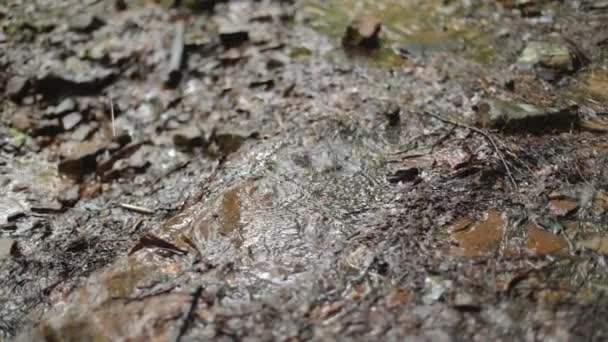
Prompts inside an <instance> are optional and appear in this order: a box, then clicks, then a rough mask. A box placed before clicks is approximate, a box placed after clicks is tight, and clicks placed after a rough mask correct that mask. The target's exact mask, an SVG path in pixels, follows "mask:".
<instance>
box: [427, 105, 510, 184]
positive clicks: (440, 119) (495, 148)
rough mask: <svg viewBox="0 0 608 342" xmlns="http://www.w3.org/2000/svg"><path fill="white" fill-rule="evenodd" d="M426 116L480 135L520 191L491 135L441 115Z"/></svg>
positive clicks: (428, 113)
mask: <svg viewBox="0 0 608 342" xmlns="http://www.w3.org/2000/svg"><path fill="white" fill-rule="evenodd" d="M422 113H423V114H424V115H427V116H430V117H433V118H435V119H437V120H439V121H441V122H444V123H448V124H451V125H454V126H459V127H462V128H466V129H468V130H470V131H472V132H475V133H478V134H480V135H481V136H483V137H484V138H485V139H486V140H487V141H488V142H489V143H490V144H491V145H492V147H493V148H494V150H495V151H496V154H497V155H498V159H500V161H501V163H502V165H503V167H504V168H505V172H506V173H507V177H509V181H510V182H511V185H512V187H513V189H514V190H515V191H516V192H517V191H518V190H519V187H518V186H517V182H515V178H513V174H512V173H511V169H510V168H509V164H507V161H506V160H505V158H504V156H503V154H502V151H501V150H500V148H498V145H497V144H496V142H495V141H494V138H492V136H491V135H490V133H488V132H486V131H484V130H482V129H480V128H477V127H473V126H469V125H467V124H464V123H462V122H458V121H454V120H450V119H446V118H444V117H442V116H440V115H437V114H433V113H430V112H427V111H424V112H422Z"/></svg>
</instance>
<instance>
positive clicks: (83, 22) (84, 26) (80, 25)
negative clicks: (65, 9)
mask: <svg viewBox="0 0 608 342" xmlns="http://www.w3.org/2000/svg"><path fill="white" fill-rule="evenodd" d="M103 25H105V22H104V21H103V20H101V19H99V18H98V17H96V16H94V15H92V14H88V13H85V14H81V15H77V16H75V17H73V18H72V19H71V20H70V24H69V26H70V30H72V31H76V32H87V33H88V32H93V31H95V30H97V29H98V28H100V27H102V26H103Z"/></svg>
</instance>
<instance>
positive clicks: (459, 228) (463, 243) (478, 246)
mask: <svg viewBox="0 0 608 342" xmlns="http://www.w3.org/2000/svg"><path fill="white" fill-rule="evenodd" d="M504 225H505V221H504V219H503V218H502V216H501V214H500V212H498V211H497V210H490V211H488V212H487V213H486V214H485V218H484V219H483V220H482V221H479V222H474V221H472V220H471V219H468V218H462V219H459V220H457V221H456V222H455V223H454V224H453V225H452V226H451V227H450V228H448V232H449V233H450V236H451V239H452V241H454V242H455V243H456V244H457V245H458V247H456V248H452V250H451V251H450V252H451V254H453V255H460V256H468V257H476V256H483V255H488V254H492V253H494V252H496V251H497V249H498V247H499V246H500V242H501V240H502V234H503V229H504Z"/></svg>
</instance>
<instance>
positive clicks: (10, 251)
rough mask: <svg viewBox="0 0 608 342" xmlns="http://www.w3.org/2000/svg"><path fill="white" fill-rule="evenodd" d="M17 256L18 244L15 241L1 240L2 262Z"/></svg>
mask: <svg viewBox="0 0 608 342" xmlns="http://www.w3.org/2000/svg"><path fill="white" fill-rule="evenodd" d="M17 255H18V250H17V242H16V241H15V240H13V239H7V238H0V260H2V259H6V258H8V257H10V256H17Z"/></svg>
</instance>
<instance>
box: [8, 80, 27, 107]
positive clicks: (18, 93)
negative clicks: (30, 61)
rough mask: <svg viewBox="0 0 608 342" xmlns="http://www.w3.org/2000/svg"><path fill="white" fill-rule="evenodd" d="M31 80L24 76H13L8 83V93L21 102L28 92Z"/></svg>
mask: <svg viewBox="0 0 608 342" xmlns="http://www.w3.org/2000/svg"><path fill="white" fill-rule="evenodd" d="M29 84H30V81H29V79H28V78H27V77H24V76H13V77H11V78H10V79H9V80H8V82H7V83H6V95H7V96H8V97H9V98H10V99H11V100H13V101H15V102H19V101H21V99H22V98H23V96H24V95H25V94H26V92H27V89H28V86H29Z"/></svg>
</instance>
